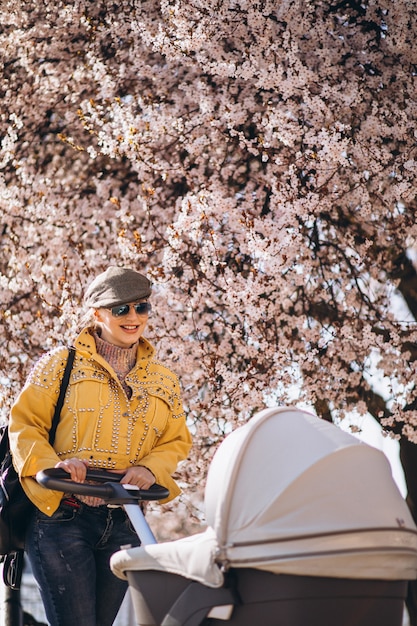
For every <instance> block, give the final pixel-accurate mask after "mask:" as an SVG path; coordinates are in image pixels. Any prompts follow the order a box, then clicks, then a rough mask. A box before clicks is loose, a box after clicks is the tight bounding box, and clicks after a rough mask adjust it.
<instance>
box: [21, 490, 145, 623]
mask: <svg viewBox="0 0 417 626" xmlns="http://www.w3.org/2000/svg"><path fill="white" fill-rule="evenodd" d="M129 544H131V545H132V546H138V545H140V541H139V539H138V536H137V534H136V533H135V531H134V530H133V528H132V526H131V524H130V521H129V519H128V517H127V515H126V513H125V512H124V510H123V509H121V508H113V509H112V508H107V507H106V506H100V507H91V506H87V505H85V504H82V503H79V507H74V506H70V505H68V504H65V503H62V502H61V505H60V506H59V508H58V509H57V511H56V512H55V513H54V514H53V515H52V517H48V516H47V515H44V514H43V513H41V512H40V511H38V510H37V509H36V511H35V513H34V516H33V519H32V521H31V524H30V526H29V529H28V533H27V539H26V552H27V554H28V556H29V560H30V564H31V566H32V571H33V575H34V577H35V579H36V581H37V583H38V585H39V588H40V593H41V597H42V601H43V604H44V607H45V612H46V617H47V619H48V621H49V623H50V625H51V626H111V624H113V622H114V620H115V618H116V615H117V613H118V610H119V608H120V605H121V603H122V601H123V598H124V596H125V593H126V589H127V582H126V581H123V580H120V579H119V578H117V577H116V576H114V574H113V573H112V571H111V569H110V565H109V560H110V556H111V555H112V554H113V553H114V552H116V551H117V550H119V549H120V547H121V546H124V545H129Z"/></svg>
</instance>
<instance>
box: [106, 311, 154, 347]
mask: <svg viewBox="0 0 417 626" xmlns="http://www.w3.org/2000/svg"><path fill="white" fill-rule="evenodd" d="M139 302H146V300H140V301H139ZM135 304H138V302H133V303H129V312H128V313H127V314H126V315H121V316H115V315H113V313H112V311H111V309H96V310H95V311H94V317H95V319H96V322H97V323H98V325H99V326H100V329H101V338H102V339H104V341H108V342H109V343H111V344H113V345H114V346H118V347H119V348H130V346H132V345H133V344H134V343H136V342H137V341H138V339H139V337H141V336H142V333H143V331H144V330H145V327H146V324H147V323H148V315H149V313H148V312H146V313H141V314H139V313H137V312H136V310H135V308H134V305H135ZM114 308H116V307H114Z"/></svg>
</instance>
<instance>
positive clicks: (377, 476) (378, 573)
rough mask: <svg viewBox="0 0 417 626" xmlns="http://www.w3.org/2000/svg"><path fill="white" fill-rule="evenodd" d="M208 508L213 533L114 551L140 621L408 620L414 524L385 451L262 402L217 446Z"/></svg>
mask: <svg viewBox="0 0 417 626" xmlns="http://www.w3.org/2000/svg"><path fill="white" fill-rule="evenodd" d="M83 486H84V485H83ZM118 486H119V487H120V485H118ZM66 488H67V487H66ZM91 495H93V494H91ZM94 495H95V494H94ZM136 508H139V507H136ZM205 509H206V520H207V530H206V531H205V532H203V533H199V534H197V535H194V536H191V537H186V538H184V539H179V540H177V541H172V542H165V543H161V544H156V543H153V539H152V537H151V538H150V541H149V542H148V543H147V545H142V546H141V547H139V548H130V549H123V550H120V551H119V552H117V553H116V554H114V555H113V557H112V560H111V567H112V569H113V572H114V573H115V574H116V575H117V576H119V577H125V578H127V580H128V582H129V590H130V593H131V596H132V600H133V605H134V610H135V616H136V621H137V624H138V625H140V626H200V625H202V626H253V625H254V624H260V625H262V626H306V625H307V624H308V626H334V625H335V624H337V625H338V626H401V623H402V614H403V605H404V599H405V594H406V587H407V581H408V580H411V579H414V578H416V574H417V529H416V527H415V525H414V522H413V521H412V518H411V515H410V513H409V511H408V508H407V506H406V504H405V502H404V500H403V498H402V496H401V494H400V492H399V490H398V488H397V486H396V484H395V482H394V481H393V478H392V475H391V468H390V465H389V462H388V460H387V459H386V457H385V455H384V454H383V453H382V452H380V451H379V450H376V449H375V448H372V447H370V446H368V445H366V444H364V443H362V442H360V441H359V440H357V439H356V438H354V437H352V436H351V435H349V434H347V433H345V432H343V431H342V430H340V429H338V428H337V427H335V426H334V425H332V424H329V423H327V422H324V421H322V420H320V419H318V418H317V417H316V416H314V415H312V414H310V413H308V412H306V411H304V410H301V409H298V408H273V409H266V410H264V411H261V412H260V413H258V414H257V415H256V416H255V417H253V418H252V419H251V420H250V421H249V422H248V423H247V424H246V425H245V426H242V427H241V428H238V429H236V430H235V431H234V432H232V433H231V434H230V435H229V436H228V437H226V439H225V440H224V441H223V443H222V444H221V445H220V446H219V448H218V450H217V452H216V454H215V456H214V458H213V461H212V463H211V465H210V468H209V473H208V477H207V483H206V491H205ZM139 535H140V531H139ZM145 543H146V542H145Z"/></svg>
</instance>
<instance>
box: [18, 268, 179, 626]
mask: <svg viewBox="0 0 417 626" xmlns="http://www.w3.org/2000/svg"><path fill="white" fill-rule="evenodd" d="M150 295H151V285H150V282H149V280H148V279H147V278H146V277H145V276H143V275H142V274H140V273H138V272H136V271H134V270H132V269H128V268H120V267H109V268H108V269H107V270H106V271H105V272H104V273H102V274H100V275H99V276H97V277H96V278H95V280H94V281H93V282H92V283H91V284H90V286H89V287H88V289H87V291H86V294H85V298H84V301H85V304H86V306H87V307H89V309H90V311H91V312H92V315H93V320H94V322H93V324H92V325H91V326H88V327H86V328H84V330H82V332H81V334H80V335H79V336H78V338H77V339H76V341H75V344H74V345H75V348H76V355H75V361H74V366H73V370H72V373H71V379H70V384H69V387H68V391H67V394H66V397H65V402H64V406H63V408H62V411H61V417H60V421H59V424H58V428H57V431H56V437H55V442H54V446H53V447H51V446H50V444H49V442H48V431H49V428H50V425H51V420H52V415H53V412H54V406H55V403H56V400H57V397H58V390H59V386H60V381H61V379H62V375H63V370H64V367H65V362H66V358H67V354H68V350H67V349H66V348H58V349H55V350H53V351H51V352H49V353H48V354H46V355H45V356H43V357H42V358H41V359H40V360H39V361H38V363H37V364H36V365H35V367H34V369H33V370H32V372H31V374H30V375H29V378H28V380H27V382H26V384H25V386H24V388H23V390H22V391H21V393H20V395H19V396H18V398H17V400H16V402H15V404H14V406H13V408H12V411H11V416H10V426H9V428H10V446H11V449H12V453H13V459H14V463H15V465H16V468H17V470H18V472H19V475H20V477H21V481H22V485H23V488H24V490H25V492H26V493H27V495H28V496H29V498H30V499H31V501H32V502H33V503H34V504H35V507H36V508H35V513H34V517H33V520H32V521H31V523H30V526H29V529H28V533H27V545H26V550H27V553H28V555H29V560H30V562H31V566H32V570H33V573H34V576H35V578H36V580H37V582H38V584H39V587H40V591H41V596H42V600H43V603H44V606H45V611H46V616H47V618H48V621H49V623H50V624H51V626H107V625H110V624H112V623H113V621H114V619H115V617H116V615H117V612H118V610H119V608H120V605H121V603H122V600H123V597H124V595H125V592H126V583H124V582H123V581H121V580H119V579H118V578H116V577H115V576H114V575H113V574H112V572H111V570H110V567H109V558H110V556H111V554H113V553H114V552H115V551H117V550H118V549H119V548H120V546H121V545H125V544H131V545H132V546H133V545H139V540H138V538H137V536H136V534H135V532H134V531H133V529H132V527H131V525H130V523H129V520H128V519H127V517H126V514H125V512H124V510H123V509H122V508H109V507H107V506H106V505H105V504H104V503H103V502H102V501H101V500H98V499H96V498H86V497H79V496H78V497H75V496H73V495H72V494H62V493H58V492H55V491H50V490H47V489H45V488H43V487H41V486H40V485H38V483H37V482H36V481H35V479H34V476H35V475H36V473H37V472H38V471H39V470H42V469H46V468H49V467H61V468H63V469H65V470H66V471H67V472H68V473H69V474H70V475H71V478H72V480H74V481H79V482H82V481H84V479H85V476H86V468H87V467H92V468H103V469H107V470H112V471H116V472H119V473H121V474H122V475H123V476H122V478H121V481H120V482H121V483H127V484H131V485H137V486H138V487H140V488H143V489H147V488H149V487H150V486H151V485H152V484H153V483H155V482H157V483H159V484H161V485H163V486H164V487H167V488H168V489H169V491H170V497H169V498H168V499H172V498H174V497H175V496H177V495H178V493H179V492H180V490H179V488H178V486H177V484H176V483H175V481H174V480H173V478H172V476H171V475H172V473H173V472H174V471H175V469H176V467H177V464H178V462H179V461H181V460H183V459H184V458H185V457H186V456H187V454H188V451H189V449H190V446H191V438H190V434H189V431H188V429H187V426H186V422H185V414H184V411H183V408H182V402H181V397H180V390H179V383H178V379H177V377H176V375H175V374H174V373H173V372H172V371H171V370H169V369H168V368H167V367H165V366H164V365H162V364H161V363H160V362H159V361H157V360H156V359H155V358H154V348H153V347H152V345H151V344H150V343H149V342H148V341H147V340H146V339H144V337H143V336H142V335H143V332H144V330H145V328H146V324H147V321H148V315H149V312H150V310H151V305H150V303H149V301H148V298H149V296H150Z"/></svg>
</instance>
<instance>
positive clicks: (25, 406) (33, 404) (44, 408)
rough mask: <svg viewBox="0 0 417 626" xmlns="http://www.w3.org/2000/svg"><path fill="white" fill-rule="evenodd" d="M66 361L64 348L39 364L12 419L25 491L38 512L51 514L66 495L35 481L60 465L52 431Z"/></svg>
mask: <svg viewBox="0 0 417 626" xmlns="http://www.w3.org/2000/svg"><path fill="white" fill-rule="evenodd" d="M66 358H67V350H66V349H65V348H60V349H57V350H56V351H54V352H52V353H48V354H46V355H45V356H44V357H42V358H41V359H40V360H39V361H38V362H37V364H36V365H35V366H34V368H33V369H32V371H31V373H30V374H29V376H28V379H27V381H26V383H25V385H24V387H23V389H22V391H21V392H20V394H19V395H18V397H17V398H16V400H15V402H14V404H13V406H12V409H11V413H10V418H9V438H10V449H11V452H12V458H13V464H14V466H15V468H16V471H17V472H18V474H19V477H20V479H21V482H22V486H23V489H24V491H25V492H26V494H27V496H28V497H29V498H30V499H31V500H32V502H33V503H34V504H35V505H36V506H38V508H41V510H43V511H44V512H46V513H49V514H51V513H52V512H53V511H54V510H55V509H56V507H57V506H58V504H59V502H60V499H61V497H62V494H61V493H58V492H55V491H51V490H47V489H44V488H43V487H41V486H40V485H38V484H37V482H36V481H35V480H34V478H33V477H34V476H35V475H36V473H37V472H39V471H40V470H43V469H47V468H50V467H54V466H55V465H56V463H57V462H58V461H59V458H58V456H57V455H56V453H55V451H54V449H53V447H52V446H51V445H50V443H49V430H50V428H51V424H52V418H53V414H54V411H55V405H56V402H57V399H58V394H59V389H60V384H61V380H62V376H63V372H64V369H65V363H66Z"/></svg>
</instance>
